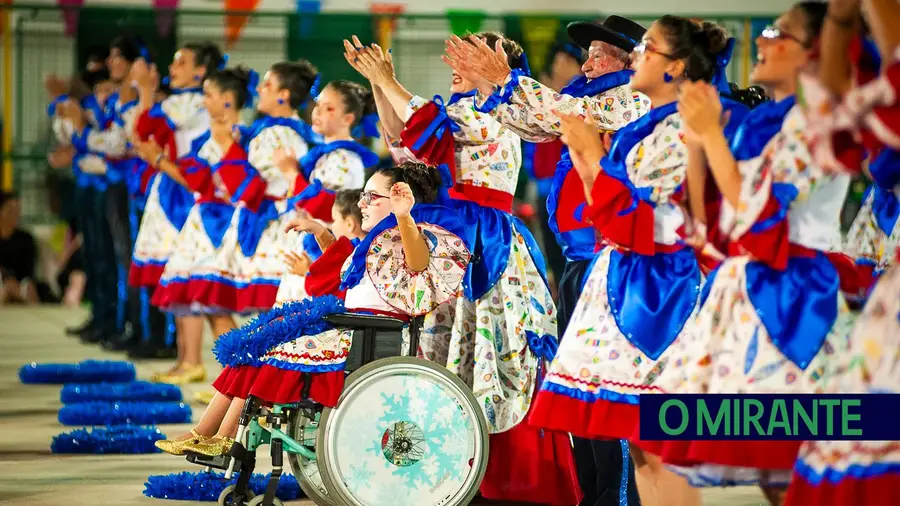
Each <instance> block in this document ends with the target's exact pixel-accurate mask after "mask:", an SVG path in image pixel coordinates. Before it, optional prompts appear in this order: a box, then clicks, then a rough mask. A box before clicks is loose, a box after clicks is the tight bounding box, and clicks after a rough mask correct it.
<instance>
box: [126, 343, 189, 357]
mask: <svg viewBox="0 0 900 506" xmlns="http://www.w3.org/2000/svg"><path fill="white" fill-rule="evenodd" d="M177 356H178V350H176V349H175V348H174V347H173V348H169V347H168V346H166V345H165V344H163V343H159V342H154V341H140V342H138V343H137V344H136V345H135V346H133V347H132V348H131V349H130V350H128V358H131V359H136V360H140V359H143V360H172V359H173V358H175V357H177Z"/></svg>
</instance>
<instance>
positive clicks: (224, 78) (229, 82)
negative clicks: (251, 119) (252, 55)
mask: <svg viewBox="0 0 900 506" xmlns="http://www.w3.org/2000/svg"><path fill="white" fill-rule="evenodd" d="M250 72H251V71H250V69H248V68H247V67H245V66H243V65H241V66H238V67H233V68H229V69H224V70H215V71H213V73H212V74H210V75H209V77H207V78H206V79H207V80H209V81H212V82H214V83H215V84H216V86H218V87H219V89H220V90H222V91H223V92H225V91H230V92H231V93H233V94H234V99H235V100H236V101H237V103H236V104H235V107H237V108H238V109H241V108H243V107H244V106H245V105H246V104H247V100H248V99H249V98H250V90H248V89H247V86H248V85H249V84H250Z"/></svg>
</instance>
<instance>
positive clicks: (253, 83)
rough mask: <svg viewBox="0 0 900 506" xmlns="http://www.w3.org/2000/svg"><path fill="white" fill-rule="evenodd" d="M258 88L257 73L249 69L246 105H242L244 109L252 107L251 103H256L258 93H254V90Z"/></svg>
mask: <svg viewBox="0 0 900 506" xmlns="http://www.w3.org/2000/svg"><path fill="white" fill-rule="evenodd" d="M258 86H259V73H258V72H256V71H255V70H253V69H250V72H248V73H247V103H245V104H244V107H252V106H253V103H254V102H255V101H256V97H258V96H259V93H258V92H257V91H256V88H257V87H258Z"/></svg>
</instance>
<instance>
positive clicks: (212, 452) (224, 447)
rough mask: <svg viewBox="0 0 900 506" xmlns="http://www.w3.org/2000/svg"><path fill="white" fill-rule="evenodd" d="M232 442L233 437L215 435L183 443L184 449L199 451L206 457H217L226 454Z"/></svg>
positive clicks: (192, 451)
mask: <svg viewBox="0 0 900 506" xmlns="http://www.w3.org/2000/svg"><path fill="white" fill-rule="evenodd" d="M233 444H234V439H231V438H230V437H223V436H215V437H212V438H209V439H206V440H203V441H199V442H197V443H192V444H187V445H184V451H186V452H191V453H199V454H200V455H206V456H207V457H218V456H219V455H226V454H228V452H229V451H231V445H233Z"/></svg>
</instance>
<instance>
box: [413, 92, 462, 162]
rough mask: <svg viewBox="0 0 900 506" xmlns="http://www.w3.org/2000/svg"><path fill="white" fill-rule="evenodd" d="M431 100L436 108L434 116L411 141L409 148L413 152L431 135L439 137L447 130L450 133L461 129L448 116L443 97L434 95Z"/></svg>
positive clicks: (420, 147)
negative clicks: (417, 136) (414, 140)
mask: <svg viewBox="0 0 900 506" xmlns="http://www.w3.org/2000/svg"><path fill="white" fill-rule="evenodd" d="M431 100H432V102H434V104H435V105H436V106H437V108H438V111H437V114H435V115H434V118H432V119H431V123H429V124H428V126H427V127H425V130H424V131H423V132H422V134H421V135H420V136H419V138H418V139H416V142H414V143H413V145H412V147H411V148H410V149H411V150H412V151H413V152H417V151H419V150H420V149H422V146H424V145H425V142H426V141H428V139H430V138H432V137H434V138H435V139H440V138H441V137H443V136H444V133H446V132H447V131H448V130H449V131H450V133H451V134H452V133H453V132H459V131H460V129H461V127H460V126H459V125H457V124H456V123H455V122H454V121H453V120H452V119H451V118H450V115H448V114H447V106H446V105H445V104H444V99H443V97H441V96H440V95H435V96H434V97H433V98H432V99H431Z"/></svg>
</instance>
